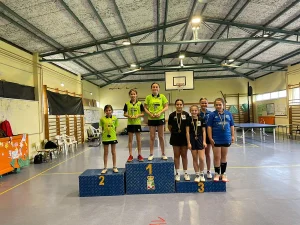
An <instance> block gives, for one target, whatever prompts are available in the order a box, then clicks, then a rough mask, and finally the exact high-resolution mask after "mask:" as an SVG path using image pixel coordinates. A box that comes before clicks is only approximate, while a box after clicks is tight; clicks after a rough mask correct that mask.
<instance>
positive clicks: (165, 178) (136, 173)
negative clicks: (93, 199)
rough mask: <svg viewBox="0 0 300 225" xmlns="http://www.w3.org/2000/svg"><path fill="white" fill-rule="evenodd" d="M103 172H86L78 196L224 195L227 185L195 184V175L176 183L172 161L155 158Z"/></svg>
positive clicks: (80, 183) (80, 182)
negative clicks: (218, 193) (214, 193)
mask: <svg viewBox="0 0 300 225" xmlns="http://www.w3.org/2000/svg"><path fill="white" fill-rule="evenodd" d="M101 171H102V169H88V170H86V171H84V172H83V173H82V174H81V175H80V176H79V196H80V197H88V196H113V195H124V194H128V195H133V194H161V193H175V192H177V193H203V192H226V183H225V182H222V181H219V182H214V181H213V180H212V179H210V180H208V179H206V181H205V182H199V183H196V182H194V179H195V175H194V174H192V175H191V180H190V181H185V180H184V178H183V175H182V176H181V178H180V181H179V182H175V177H174V160H173V158H172V157H168V160H163V159H161V158H154V159H153V160H152V161H148V160H147V159H145V160H144V162H139V161H138V160H137V159H134V160H133V161H132V162H126V164H125V168H119V172H118V173H114V172H113V171H112V169H108V171H107V173H106V174H101Z"/></svg>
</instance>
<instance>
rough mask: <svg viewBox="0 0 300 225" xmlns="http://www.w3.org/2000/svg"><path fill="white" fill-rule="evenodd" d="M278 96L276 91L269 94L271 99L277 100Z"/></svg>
mask: <svg viewBox="0 0 300 225" xmlns="http://www.w3.org/2000/svg"><path fill="white" fill-rule="evenodd" d="M278 96H279V92H278V91H276V92H272V93H271V99H274V98H278Z"/></svg>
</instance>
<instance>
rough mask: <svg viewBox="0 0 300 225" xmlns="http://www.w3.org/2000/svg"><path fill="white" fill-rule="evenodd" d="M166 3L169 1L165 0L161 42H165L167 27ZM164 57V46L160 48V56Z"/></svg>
mask: <svg viewBox="0 0 300 225" xmlns="http://www.w3.org/2000/svg"><path fill="white" fill-rule="evenodd" d="M168 2H169V0H165V14H164V27H165V28H164V29H163V40H162V41H163V42H164V41H167V39H166V25H167V19H168V8H169V6H168ZM162 55H164V46H163V45H162V46H161V56H162Z"/></svg>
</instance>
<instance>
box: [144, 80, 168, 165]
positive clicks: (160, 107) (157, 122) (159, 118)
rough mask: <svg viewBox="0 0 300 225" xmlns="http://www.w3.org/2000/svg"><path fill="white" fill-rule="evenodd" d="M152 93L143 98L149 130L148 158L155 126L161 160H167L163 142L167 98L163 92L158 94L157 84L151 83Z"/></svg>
mask: <svg viewBox="0 0 300 225" xmlns="http://www.w3.org/2000/svg"><path fill="white" fill-rule="evenodd" d="M151 91H152V94H151V95H148V96H147V97H146V100H145V112H146V113H147V114H148V126H149V130H150V155H149V157H148V160H149V161H151V160H153V151H154V139H155V132H156V128H157V132H158V138H159V145H160V148H161V153H162V156H161V158H162V159H163V160H167V159H168V157H167V156H166V155H165V143H164V124H165V111H167V110H168V100H167V98H166V96H164V95H163V94H159V84H158V83H153V84H151Z"/></svg>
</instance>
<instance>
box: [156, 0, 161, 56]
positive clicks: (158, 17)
mask: <svg viewBox="0 0 300 225" xmlns="http://www.w3.org/2000/svg"><path fill="white" fill-rule="evenodd" d="M159 6H160V0H156V20H157V23H156V28H157V30H156V42H159V23H160V22H159V21H160V14H159V10H160V7H159ZM158 51H159V48H158V46H156V57H158V55H159V52H158Z"/></svg>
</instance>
